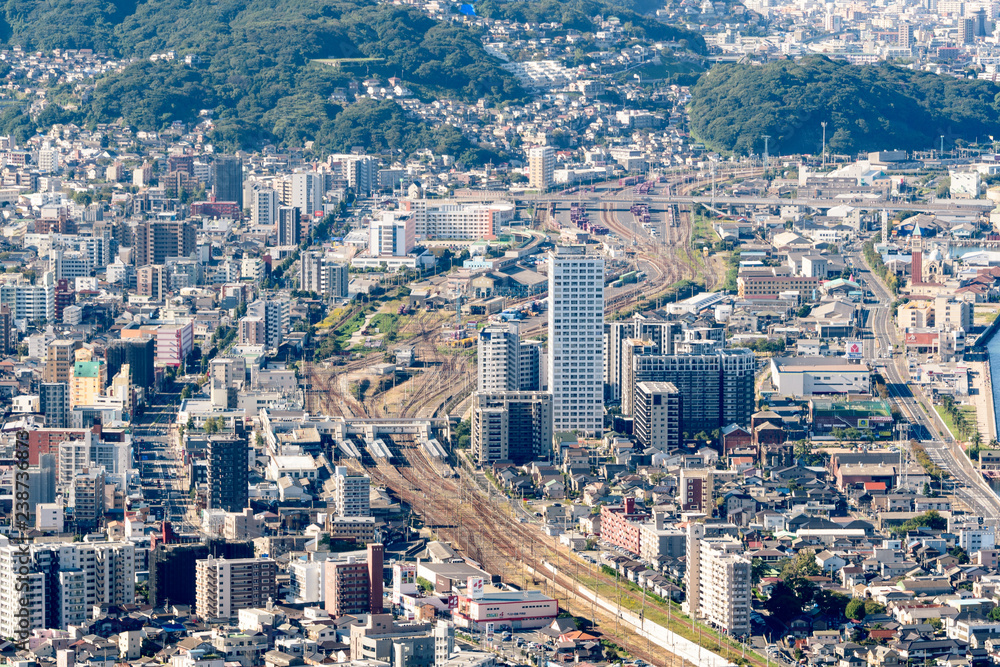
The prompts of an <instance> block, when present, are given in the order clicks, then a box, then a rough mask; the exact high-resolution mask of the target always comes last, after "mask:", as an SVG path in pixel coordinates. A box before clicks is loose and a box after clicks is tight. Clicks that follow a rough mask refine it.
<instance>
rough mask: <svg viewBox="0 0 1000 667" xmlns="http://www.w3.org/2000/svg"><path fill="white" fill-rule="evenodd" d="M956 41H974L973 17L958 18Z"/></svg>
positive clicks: (969, 42)
mask: <svg viewBox="0 0 1000 667" xmlns="http://www.w3.org/2000/svg"><path fill="white" fill-rule="evenodd" d="M958 42H959V44H975V43H976V20H975V19H958Z"/></svg>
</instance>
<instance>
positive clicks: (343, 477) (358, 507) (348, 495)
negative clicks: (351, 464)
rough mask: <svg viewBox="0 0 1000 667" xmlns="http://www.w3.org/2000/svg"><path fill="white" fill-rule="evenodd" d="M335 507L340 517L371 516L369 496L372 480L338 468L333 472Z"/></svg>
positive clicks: (343, 468)
mask: <svg viewBox="0 0 1000 667" xmlns="http://www.w3.org/2000/svg"><path fill="white" fill-rule="evenodd" d="M333 485H334V486H333V506H334V512H335V513H336V515H337V516H339V517H352V516H358V517H364V516H371V507H370V506H369V503H368V495H369V492H370V491H371V478H370V477H368V475H362V474H360V473H354V472H351V471H349V470H348V469H347V468H345V467H342V466H337V467H336V468H334V472H333Z"/></svg>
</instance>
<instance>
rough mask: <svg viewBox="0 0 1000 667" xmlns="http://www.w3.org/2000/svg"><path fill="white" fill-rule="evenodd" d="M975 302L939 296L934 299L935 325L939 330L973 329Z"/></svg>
mask: <svg viewBox="0 0 1000 667" xmlns="http://www.w3.org/2000/svg"><path fill="white" fill-rule="evenodd" d="M972 316H973V304H971V303H969V302H968V301H961V300H956V299H950V298H948V297H946V296H939V297H937V298H936V299H934V326H935V327H937V328H938V330H942V331H944V330H948V329H964V330H965V331H970V330H971V329H972Z"/></svg>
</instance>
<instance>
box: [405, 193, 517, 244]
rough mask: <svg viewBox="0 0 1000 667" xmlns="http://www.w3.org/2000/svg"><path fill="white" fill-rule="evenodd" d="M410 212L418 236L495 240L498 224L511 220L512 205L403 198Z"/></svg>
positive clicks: (421, 237) (420, 237) (406, 208)
mask: <svg viewBox="0 0 1000 667" xmlns="http://www.w3.org/2000/svg"><path fill="white" fill-rule="evenodd" d="M401 206H402V208H403V210H405V211H409V212H410V213H412V214H413V219H414V225H415V231H416V235H417V238H419V239H495V238H496V237H497V234H499V232H500V227H501V226H503V225H506V224H509V223H510V222H511V221H513V220H514V205H513V204H509V203H507V202H497V203H492V204H461V203H454V202H447V201H440V200H427V199H404V200H403V201H402V202H401Z"/></svg>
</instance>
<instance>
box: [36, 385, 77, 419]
mask: <svg viewBox="0 0 1000 667" xmlns="http://www.w3.org/2000/svg"><path fill="white" fill-rule="evenodd" d="M38 407H39V410H41V412H42V417H43V419H44V420H45V428H68V427H69V411H70V407H69V383H68V382H43V383H42V384H41V385H40V386H39V388H38Z"/></svg>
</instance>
